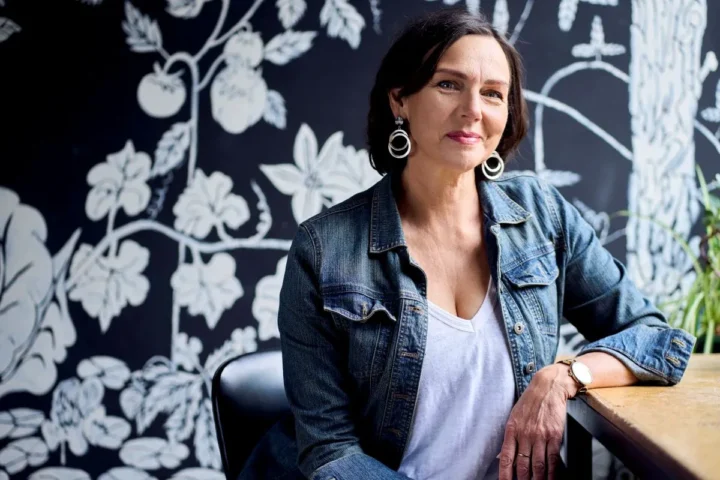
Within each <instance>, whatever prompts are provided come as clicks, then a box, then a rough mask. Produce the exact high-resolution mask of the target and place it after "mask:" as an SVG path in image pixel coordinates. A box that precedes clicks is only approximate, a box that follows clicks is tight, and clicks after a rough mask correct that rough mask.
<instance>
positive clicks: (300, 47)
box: [264, 30, 317, 65]
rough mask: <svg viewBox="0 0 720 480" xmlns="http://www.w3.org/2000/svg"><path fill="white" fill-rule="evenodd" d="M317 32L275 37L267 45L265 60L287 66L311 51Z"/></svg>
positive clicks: (294, 33)
mask: <svg viewBox="0 0 720 480" xmlns="http://www.w3.org/2000/svg"><path fill="white" fill-rule="evenodd" d="M315 35H317V33H316V32H294V31H291V30H288V31H286V32H283V33H280V34H278V35H275V37H273V39H272V40H270V41H269V42H268V43H267V45H265V53H264V55H265V60H268V61H270V62H273V63H274V64H276V65H285V64H286V63H288V62H289V61H290V60H293V59H295V58H297V57H299V56H300V55H302V54H303V53H305V52H307V51H308V50H310V48H311V47H312V41H313V39H314V38H315Z"/></svg>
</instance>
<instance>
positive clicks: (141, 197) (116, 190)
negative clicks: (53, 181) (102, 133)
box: [85, 140, 151, 220]
mask: <svg viewBox="0 0 720 480" xmlns="http://www.w3.org/2000/svg"><path fill="white" fill-rule="evenodd" d="M150 165H151V161H150V157H149V156H148V154H147V153H144V152H135V147H134V146H133V143H132V141H131V140H128V141H127V143H125V148H123V149H122V150H121V151H119V152H117V153H111V154H110V155H108V156H107V161H106V162H103V163H98V164H97V165H95V166H94V167H93V168H92V169H90V172H88V176H87V181H88V184H89V185H90V186H91V187H92V189H91V190H90V193H89V194H88V196H87V200H86V202H85V213H87V216H88V218H89V219H90V220H100V219H102V218H104V217H105V215H107V214H108V213H109V212H110V211H114V210H115V209H116V208H118V207H122V208H123V210H125V213H126V214H127V215H137V214H138V213H140V212H142V211H143V210H144V209H145V207H147V205H148V202H149V201H150V187H148V184H147V180H148V179H149V178H150Z"/></svg>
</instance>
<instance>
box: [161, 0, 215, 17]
mask: <svg viewBox="0 0 720 480" xmlns="http://www.w3.org/2000/svg"><path fill="white" fill-rule="evenodd" d="M207 1H208V0H168V6H167V11H168V13H169V14H170V15H172V16H173V17H179V18H194V17H197V16H198V13H200V10H201V9H202V7H203V5H204V4H205V2H207Z"/></svg>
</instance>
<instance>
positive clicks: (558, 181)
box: [539, 170, 580, 187]
mask: <svg viewBox="0 0 720 480" xmlns="http://www.w3.org/2000/svg"><path fill="white" fill-rule="evenodd" d="M539 176H540V178H542V179H543V180H545V181H546V182H548V183H549V184H550V185H553V186H555V187H569V186H570V185H575V184H576V183H578V182H579V181H580V175H578V174H577V173H575V172H569V171H564V170H543V171H542V172H540V175H539Z"/></svg>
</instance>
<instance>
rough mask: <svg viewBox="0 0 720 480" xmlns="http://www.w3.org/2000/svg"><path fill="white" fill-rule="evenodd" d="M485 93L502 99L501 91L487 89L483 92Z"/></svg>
mask: <svg viewBox="0 0 720 480" xmlns="http://www.w3.org/2000/svg"><path fill="white" fill-rule="evenodd" d="M485 95H488V96H490V97H493V98H497V99H498V100H502V99H503V95H502V93H500V92H497V91H495V90H491V91H489V92H485Z"/></svg>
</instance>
